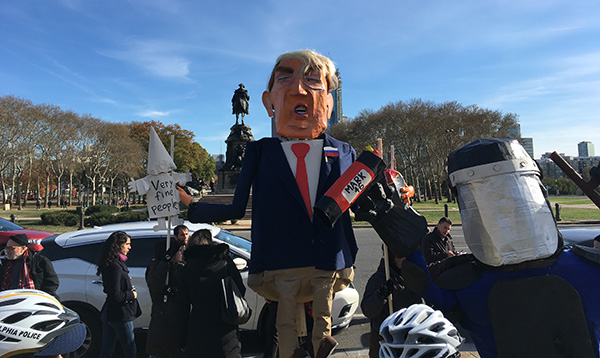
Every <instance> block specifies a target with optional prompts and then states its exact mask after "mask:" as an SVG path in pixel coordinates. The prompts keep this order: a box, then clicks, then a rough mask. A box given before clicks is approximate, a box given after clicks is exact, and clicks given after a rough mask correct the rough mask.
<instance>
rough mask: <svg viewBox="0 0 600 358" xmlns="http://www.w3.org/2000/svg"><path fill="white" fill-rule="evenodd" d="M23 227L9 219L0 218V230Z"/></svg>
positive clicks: (20, 228)
mask: <svg viewBox="0 0 600 358" xmlns="http://www.w3.org/2000/svg"><path fill="white" fill-rule="evenodd" d="M22 229H23V227H22V226H19V225H17V224H13V223H11V222H10V221H8V220H4V219H0V231H13V230H22Z"/></svg>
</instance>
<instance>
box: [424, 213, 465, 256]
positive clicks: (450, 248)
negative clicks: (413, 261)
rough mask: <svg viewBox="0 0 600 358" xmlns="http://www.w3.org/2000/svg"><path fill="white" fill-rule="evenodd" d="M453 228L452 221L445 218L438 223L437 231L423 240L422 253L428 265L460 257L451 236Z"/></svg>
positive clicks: (434, 230)
mask: <svg viewBox="0 0 600 358" xmlns="http://www.w3.org/2000/svg"><path fill="white" fill-rule="evenodd" d="M451 228H452V221H451V220H450V219H448V218H447V217H443V218H441V219H440V221H438V223H437V226H436V227H435V229H433V231H432V232H430V233H429V234H427V235H425V237H424V238H423V242H422V243H421V252H422V253H423V256H424V257H425V261H426V262H427V264H428V265H429V264H431V263H434V262H437V261H442V260H444V259H447V258H448V257H452V256H456V255H459V252H457V251H456V249H455V248H454V243H453V242H452V236H450V229H451Z"/></svg>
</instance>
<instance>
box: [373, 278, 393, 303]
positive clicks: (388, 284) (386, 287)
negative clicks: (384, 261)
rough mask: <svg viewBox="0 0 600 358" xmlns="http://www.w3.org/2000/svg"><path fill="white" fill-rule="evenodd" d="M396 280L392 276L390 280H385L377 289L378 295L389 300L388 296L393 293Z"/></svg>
mask: <svg viewBox="0 0 600 358" xmlns="http://www.w3.org/2000/svg"><path fill="white" fill-rule="evenodd" d="M394 288H395V285H394V281H392V279H391V278H390V279H389V280H387V281H385V282H384V283H383V284H382V285H381V287H379V288H378V289H377V297H379V298H380V299H382V300H387V298H388V296H389V295H391V294H392V292H394Z"/></svg>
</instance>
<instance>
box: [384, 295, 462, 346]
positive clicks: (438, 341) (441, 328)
mask: <svg viewBox="0 0 600 358" xmlns="http://www.w3.org/2000/svg"><path fill="white" fill-rule="evenodd" d="M379 334H380V335H381V336H382V337H383V341H381V342H380V344H381V347H380V348H379V357H381V358H425V357H427V358H454V357H460V352H459V351H458V348H459V347H460V345H461V344H462V342H463V338H462V337H461V336H460V335H459V334H458V330H457V329H456V327H454V325H453V324H452V323H450V321H448V320H447V319H446V318H444V315H443V314H442V312H440V311H435V310H434V309H433V308H431V307H429V306H427V305H424V304H414V305H412V306H410V307H408V308H403V309H401V310H400V311H396V312H394V313H392V314H391V315H390V316H389V317H388V318H386V319H385V321H383V323H382V324H381V327H380V329H379Z"/></svg>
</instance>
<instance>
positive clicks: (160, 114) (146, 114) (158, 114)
mask: <svg viewBox="0 0 600 358" xmlns="http://www.w3.org/2000/svg"><path fill="white" fill-rule="evenodd" d="M138 115H139V116H140V117H147V118H153V117H165V116H168V115H169V112H161V111H153V110H148V111H145V112H140V113H138Z"/></svg>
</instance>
